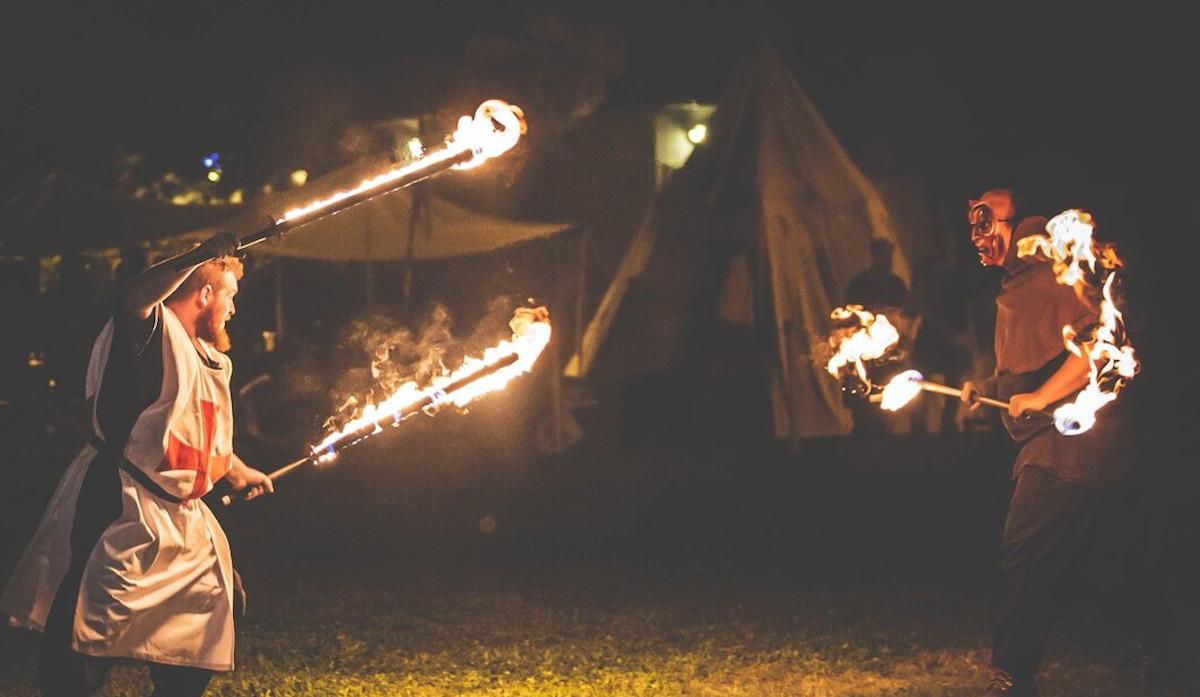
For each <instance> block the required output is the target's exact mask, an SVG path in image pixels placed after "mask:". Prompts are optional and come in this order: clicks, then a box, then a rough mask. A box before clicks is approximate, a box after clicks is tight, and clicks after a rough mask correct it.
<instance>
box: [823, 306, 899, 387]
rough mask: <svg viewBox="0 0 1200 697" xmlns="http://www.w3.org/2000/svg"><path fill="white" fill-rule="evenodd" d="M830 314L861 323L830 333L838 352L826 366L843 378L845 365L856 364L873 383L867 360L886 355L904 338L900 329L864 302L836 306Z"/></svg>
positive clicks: (839, 319)
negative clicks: (901, 337)
mask: <svg viewBox="0 0 1200 697" xmlns="http://www.w3.org/2000/svg"><path fill="white" fill-rule="evenodd" d="M829 318H830V319H832V320H833V321H835V322H839V323H841V322H846V321H847V320H850V319H857V320H858V327H857V328H853V329H852V330H847V329H841V330H836V331H834V333H833V334H831V335H830V337H829V346H830V348H832V349H833V350H834V354H833V357H831V358H830V359H829V362H828V363H826V364H825V369H826V370H827V371H829V374H830V375H832V376H833V377H835V378H841V377H842V371H843V369H844V368H845V367H846V366H850V365H852V366H854V371H855V372H856V373H857V375H858V377H859V379H861V380H862V382H863V384H865V385H868V386H869V385H870V384H871V380H870V378H869V377H868V376H867V367H866V365H865V364H864V363H863V361H865V360H866V361H869V360H874V359H876V358H882V357H883V356H886V355H887V354H888V353H889V352H890V351H891V350H892V349H893V348H895V346H896V344H898V343H899V342H900V332H898V331H897V330H896V328H895V327H894V326H892V323H891V322H889V321H888V318H887V317H885V316H883V315H876V314H873V313H870V312H867V311H866V310H864V309H863V308H862V306H861V305H846V306H845V307H835V308H834V309H833V312H831V313H829Z"/></svg>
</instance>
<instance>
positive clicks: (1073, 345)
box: [1017, 209, 1139, 431]
mask: <svg viewBox="0 0 1200 697" xmlns="http://www.w3.org/2000/svg"><path fill="white" fill-rule="evenodd" d="M1094 227H1095V225H1094V222H1093V220H1092V216H1091V215H1089V214H1088V213H1085V212H1084V211H1080V210H1074V209H1072V210H1067V211H1064V212H1062V213H1059V214H1058V215H1056V216H1054V217H1053V218H1052V219H1051V220H1050V222H1049V223H1047V224H1046V231H1047V232H1048V233H1049V234H1048V235H1033V236H1031V237H1027V238H1025V239H1023V240H1021V241H1020V242H1018V244H1017V254H1018V255H1019V256H1022V257H1029V256H1033V255H1035V254H1040V255H1042V256H1044V257H1046V258H1048V259H1049V260H1050V261H1051V262H1052V263H1053V264H1054V272H1055V277H1056V278H1057V279H1058V282H1059V283H1061V284H1063V285H1069V286H1072V287H1074V288H1075V291H1076V293H1077V294H1078V295H1079V296H1080V297H1081V298H1088V297H1089V296H1090V294H1091V293H1090V292H1094V291H1095V289H1096V287H1097V286H1098V287H1099V295H1100V300H1099V318H1098V321H1097V322H1096V324H1095V325H1093V327H1092V329H1091V332H1090V336H1088V337H1087V338H1086V339H1083V340H1082V341H1079V340H1077V339H1078V337H1077V336H1076V333H1075V330H1074V328H1072V327H1071V325H1066V326H1064V327H1063V343H1064V344H1065V345H1066V347H1067V350H1069V351H1070V352H1071V353H1073V354H1075V355H1076V356H1080V357H1082V358H1087V359H1088V366H1089V372H1088V384H1087V385H1086V386H1085V387H1084V388H1083V390H1082V391H1081V392H1080V393H1079V395H1078V396H1077V397H1076V398H1075V401H1074V402H1071V403H1069V404H1064V405H1063V406H1061V407H1059V408H1058V409H1056V410H1055V412H1054V415H1055V420H1056V421H1061V422H1074V423H1078V424H1079V425H1080V428H1081V430H1082V431H1086V430H1087V429H1088V428H1091V426H1092V424H1094V423H1095V421H1096V411H1097V410H1099V409H1100V408H1101V407H1103V406H1104V405H1105V404H1108V403H1109V402H1111V401H1113V400H1114V399H1116V398H1117V393H1118V392H1120V391H1121V388H1122V387H1124V386H1125V383H1126V382H1128V381H1129V380H1130V379H1132V378H1133V377H1134V376H1135V375H1136V374H1137V372H1138V369H1139V365H1138V361H1137V358H1136V357H1135V356H1134V351H1133V345H1132V344H1131V343H1130V342H1129V336H1128V334H1127V333H1126V331H1125V322H1124V319H1123V317H1122V315H1121V312H1120V310H1118V309H1117V306H1116V303H1115V302H1114V301H1113V284H1114V282H1115V281H1116V279H1117V271H1118V270H1119V269H1120V268H1121V260H1120V258H1118V257H1117V254H1116V250H1115V249H1114V248H1113V247H1112V245H1102V244H1098V243H1096V242H1095V241H1093V240H1092V231H1093V229H1094ZM1089 291H1090V292H1089ZM1085 302H1086V300H1085ZM1089 304H1093V305H1094V303H1091V302H1089ZM1060 430H1061V429H1060Z"/></svg>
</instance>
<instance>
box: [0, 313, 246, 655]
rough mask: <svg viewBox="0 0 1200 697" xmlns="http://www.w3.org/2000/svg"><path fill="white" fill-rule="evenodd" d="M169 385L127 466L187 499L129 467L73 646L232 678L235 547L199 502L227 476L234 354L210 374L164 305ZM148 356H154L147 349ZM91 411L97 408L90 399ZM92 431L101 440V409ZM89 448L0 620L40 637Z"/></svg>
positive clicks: (141, 425)
mask: <svg viewBox="0 0 1200 697" xmlns="http://www.w3.org/2000/svg"><path fill="white" fill-rule="evenodd" d="M158 316H159V317H160V318H161V321H162V323H163V327H162V348H161V350H162V352H163V381H162V391H161V392H160V393H159V396H158V398H157V399H156V400H155V401H154V403H153V404H151V405H150V406H149V407H147V408H146V409H145V410H144V411H142V413H141V414H140V415H139V416H138V418H137V420H136V421H135V423H134V426H133V429H132V431H131V433H130V436H129V440H128V443H127V445H126V447H125V450H124V455H125V458H126V459H127V460H128V461H129V462H130V463H132V464H133V465H134V466H136V467H137V468H138V469H139V470H141V471H142V472H144V473H145V474H146V475H147V476H149V477H150V478H151V479H153V481H154V482H155V483H157V484H158V485H159V486H160V487H162V489H164V490H165V491H166V492H168V493H170V494H171V495H173V496H175V497H177V498H180V499H184V501H183V502H182V503H173V502H170V501H167V500H164V499H162V498H160V497H158V496H156V495H155V494H153V493H151V492H150V491H148V490H147V489H146V488H145V487H143V486H142V485H141V484H139V483H138V482H137V481H136V480H135V479H134V478H133V477H131V476H130V475H129V474H128V473H127V472H125V471H123V470H121V471H120V472H119V473H120V478H121V499H122V502H121V503H122V510H121V515H120V517H119V518H118V519H117V520H116V521H115V522H113V523H112V524H111V525H109V526H108V528H107V529H106V530H105V531H104V532H103V533H102V534H101V536H100V540H99V541H98V542H97V543H96V546H95V547H94V548H93V550H92V553H91V556H90V557H89V558H88V561H87V566H86V568H85V570H84V573H83V581H82V583H81V584H80V590H79V597H78V602H77V604H76V610H75V625H74V636H73V646H74V647H75V649H76V650H77V651H79V652H81V653H84V654H88V655H93V656H113V657H126V658H136V659H142V660H147V661H154V662H156V663H166V664H171V665H181V666H195V667H199V668H206V669H209V670H233V643H234V639H233V581H232V579H233V564H232V561H231V559H230V554H229V543H228V541H227V540H226V538H225V533H224V532H223V531H222V530H221V526H220V525H219V524H218V523H217V520H216V518H215V517H214V516H213V514H212V511H210V510H209V508H208V506H207V505H205V504H204V502H203V501H201V500H200V499H199V497H200V496H203V495H204V494H206V493H207V492H208V491H209V490H210V489H211V488H212V486H213V483H214V482H216V481H217V480H219V479H220V478H221V477H223V476H224V475H225V473H226V472H228V471H229V467H230V463H231V459H232V453H233V415H232V401H231V399H230V394H229V378H230V373H231V370H232V367H231V363H230V361H229V358H228V357H227V356H225V355H224V354H221V353H220V352H217V351H215V350H211V349H209V347H208V346H207V345H206V346H205V348H206V349H207V353H208V356H209V358H210V360H211V361H212V362H213V363H214V364H215V365H216V366H217V367H210V366H209V365H207V364H206V362H205V361H204V360H202V359H201V357H200V355H199V354H198V353H197V350H196V348H195V345H194V344H193V343H192V340H191V337H189V336H188V334H187V332H186V331H185V330H184V328H183V325H182V324H181V323H180V322H179V319H178V318H177V317H176V316H175V313H174V312H172V311H171V310H170V309H169V308H167V307H166V306H160V307H159V315H158ZM112 338H113V326H112V322H109V323H108V325H107V326H105V328H104V329H103V330H102V331H101V332H100V336H99V337H98V338H97V339H96V343H95V345H94V346H93V348H92V357H91V361H90V363H89V365H88V376H87V396H88V397H89V398H94V397H95V396H96V394H97V393H98V392H99V391H100V382H101V379H102V378H103V376H104V368H105V366H106V364H107V362H108V356H109V351H110V349H111V346H112ZM147 350H153V349H152V348H148V349H147ZM93 403H94V400H93ZM92 426H93V428H94V429H95V430H96V433H97V435H99V436H100V437H101V438H103V437H104V434H103V433H101V432H100V425H99V421H98V419H97V416H96V414H95V410H94V408H93V414H92ZM96 453H97V451H96V450H95V448H93V447H92V446H91V445H88V446H85V447H84V448H83V450H82V451H81V452H80V453H79V454H78V455H77V456H76V457H75V459H74V461H73V462H72V463H71V465H70V466H69V467H68V469H67V471H66V473H65V474H64V475H63V478H62V480H61V481H60V482H59V485H58V488H57V490H56V491H55V492H54V495H53V497H52V498H51V500H50V505H49V507H48V508H47V510H46V513H45V515H44V516H43V518H42V521H41V523H40V525H39V527H38V530H37V532H36V533H35V534H34V537H33V540H32V542H30V544H29V547H28V548H27V549H26V550H25V553H24V554H23V555H22V557H21V559H20V561H19V562H18V564H17V568H16V570H15V571H14V572H13V576H12V578H11V579H10V581H9V584H8V586H7V587H6V588H5V589H4V592H3V594H0V613H4V614H8V615H9V616H10V617H11V618H12V623H13V624H16V625H19V626H25V627H29V628H32V629H36V630H39V631H41V630H42V629H43V628H44V626H45V623H46V617H47V615H48V614H49V612H50V605H51V603H52V602H53V600H54V594H55V592H56V591H57V589H58V586H59V583H60V582H61V581H62V578H63V576H64V575H65V574H66V572H67V569H68V567H69V565H70V534H71V525H72V522H73V520H74V514H75V508H76V501H77V499H78V496H79V491H80V487H81V484H82V482H83V478H84V474H85V473H86V472H87V467H88V464H89V463H90V462H91V461H92V459H93V457H95V455H96Z"/></svg>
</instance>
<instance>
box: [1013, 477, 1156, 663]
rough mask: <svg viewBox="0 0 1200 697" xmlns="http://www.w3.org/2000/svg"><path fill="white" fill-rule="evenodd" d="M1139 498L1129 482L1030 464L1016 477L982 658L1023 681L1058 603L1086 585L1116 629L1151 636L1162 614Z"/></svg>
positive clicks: (1043, 645) (1145, 516) (1043, 644)
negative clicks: (1106, 483)
mask: <svg viewBox="0 0 1200 697" xmlns="http://www.w3.org/2000/svg"><path fill="white" fill-rule="evenodd" d="M1148 513H1149V511H1148V510H1147V506H1146V496H1145V495H1144V491H1142V490H1140V489H1138V488H1137V487H1133V486H1124V487H1114V488H1093V487H1086V486H1082V485H1079V484H1073V483H1071V482H1067V481H1064V480H1062V479H1059V478H1058V477H1055V476H1054V475H1053V474H1051V473H1050V472H1047V471H1045V470H1042V469H1038V468H1036V467H1025V468H1024V469H1023V470H1022V471H1021V474H1020V476H1018V478H1017V483H1016V487H1015V488H1014V490H1013V495H1012V500H1011V502H1010V504H1009V509H1008V517H1007V519H1006V521H1005V525H1004V537H1003V539H1002V541H1001V545H1000V547H1001V565H1000V568H1001V572H1002V575H1003V585H1002V590H1001V597H1000V602H999V605H998V607H997V613H996V621H995V630H994V636H993V645H992V664H993V665H994V666H995V667H997V668H1000V669H1002V670H1004V671H1006V672H1008V673H1010V674H1012V675H1014V676H1016V677H1017V678H1018V679H1030V678H1032V677H1033V676H1034V675H1035V674H1036V673H1037V669H1038V667H1039V666H1040V665H1041V663H1042V658H1043V656H1044V655H1045V652H1046V642H1047V639H1048V638H1049V636H1050V630H1051V627H1052V625H1053V622H1054V620H1055V619H1056V617H1057V616H1058V615H1059V613H1060V610H1061V608H1062V606H1063V605H1065V604H1067V603H1068V602H1070V601H1071V600H1073V599H1074V598H1077V597H1079V596H1080V595H1081V593H1080V591H1081V590H1085V591H1087V593H1086V595H1085V597H1098V598H1100V599H1102V600H1103V601H1104V603H1105V607H1106V608H1107V609H1111V610H1115V612H1111V613H1109V615H1110V616H1114V617H1117V618H1118V619H1119V620H1122V623H1123V624H1124V625H1125V628H1126V629H1128V630H1129V631H1130V632H1132V633H1135V634H1137V635H1139V636H1140V637H1142V638H1143V639H1144V640H1148V641H1153V640H1154V639H1155V638H1157V637H1160V636H1162V635H1163V631H1164V628H1163V623H1164V622H1165V621H1167V618H1168V617H1169V613H1168V611H1167V610H1166V605H1165V602H1166V599H1165V598H1164V597H1163V595H1162V594H1161V593H1159V592H1158V591H1157V589H1156V567H1155V565H1154V564H1153V563H1152V559H1151V558H1150V556H1149V554H1148V552H1149V548H1150V547H1149V545H1148V542H1151V541H1152V539H1151V535H1152V534H1153V532H1154V531H1153V530H1152V528H1151V527H1150V526H1149V525H1148V520H1149V518H1148Z"/></svg>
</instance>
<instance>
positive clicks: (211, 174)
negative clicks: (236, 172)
mask: <svg viewBox="0 0 1200 697" xmlns="http://www.w3.org/2000/svg"><path fill="white" fill-rule="evenodd" d="M208 180H209V181H210V182H212V183H214V184H216V183H217V182H219V181H221V173H220V172H218V171H217V170H215V169H210V170H209V171H208Z"/></svg>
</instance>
